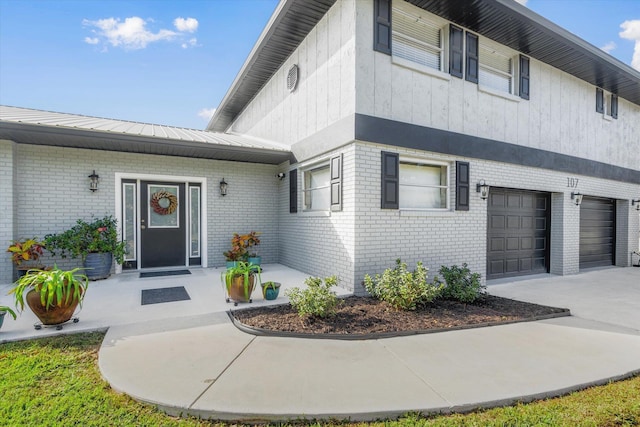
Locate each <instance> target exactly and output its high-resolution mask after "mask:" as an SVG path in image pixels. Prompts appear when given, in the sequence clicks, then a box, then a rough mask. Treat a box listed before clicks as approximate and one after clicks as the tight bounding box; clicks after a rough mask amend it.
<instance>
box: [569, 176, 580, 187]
mask: <svg viewBox="0 0 640 427" xmlns="http://www.w3.org/2000/svg"><path fill="white" fill-rule="evenodd" d="M578 181H579V180H578V178H570V177H567V188H578Z"/></svg>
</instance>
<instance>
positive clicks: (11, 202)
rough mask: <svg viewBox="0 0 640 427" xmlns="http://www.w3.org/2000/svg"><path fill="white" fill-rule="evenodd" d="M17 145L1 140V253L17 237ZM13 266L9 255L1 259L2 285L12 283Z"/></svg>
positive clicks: (0, 281) (3, 255) (0, 274)
mask: <svg viewBox="0 0 640 427" xmlns="http://www.w3.org/2000/svg"><path fill="white" fill-rule="evenodd" d="M14 151H15V144H14V143H13V142H11V141H3V140H0V244H1V245H2V246H0V251H2V252H4V251H5V250H6V248H7V247H8V246H9V244H10V243H11V241H12V240H13V239H14V236H15V215H16V204H15V198H14V194H13V188H14V182H15V179H16V170H15V167H14ZM12 277H13V264H12V263H11V259H10V257H9V254H6V253H3V254H2V257H0V283H5V282H11V281H12Z"/></svg>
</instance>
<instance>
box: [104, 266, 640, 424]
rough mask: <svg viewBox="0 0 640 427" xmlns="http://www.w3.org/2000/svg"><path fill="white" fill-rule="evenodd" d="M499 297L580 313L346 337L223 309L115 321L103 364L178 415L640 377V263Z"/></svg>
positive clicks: (377, 402) (547, 392)
mask: <svg viewBox="0 0 640 427" xmlns="http://www.w3.org/2000/svg"><path fill="white" fill-rule="evenodd" d="M489 291H490V293H492V294H496V295H504V296H515V295H520V296H523V297H524V299H526V300H529V301H533V302H542V303H545V304H551V305H555V306H567V307H568V308H570V309H571V310H572V312H574V314H576V316H574V317H565V318H559V319H553V320H546V321H539V322H529V323H518V324H511V325H504V326H495V327H490V328H480V329H469V330H461V331H451V332H445V333H439V334H427V335H418V336H410V337H402V338H388V339H380V340H368V341H338V340H320V339H315V340H314V339H299V338H297V339H296V338H276V337H256V336H253V335H248V334H246V333H243V332H240V331H239V330H237V329H236V328H235V327H234V326H233V325H232V324H231V323H230V321H229V319H228V317H227V315H226V314H225V313H223V312H210V313H203V314H198V315H195V316H191V317H180V318H174V319H171V320H160V319H158V320H156V321H150V322H138V323H135V324H131V325H115V326H112V327H111V328H109V331H108V333H107V335H106V337H105V340H104V343H103V346H102V348H101V350H100V357H99V365H100V370H101V372H102V374H103V376H104V377H105V378H106V379H107V380H108V381H109V383H110V384H111V385H112V387H113V388H114V389H116V390H119V391H122V392H124V393H127V394H128V395H130V396H132V397H134V398H135V399H138V400H141V401H144V402H149V403H153V404H156V405H158V406H159V407H160V408H161V409H163V410H165V411H167V412H168V413H170V414H173V415H180V414H183V415H184V414H192V415H196V416H201V417H203V418H213V419H220V420H235V421H245V422H251V421H262V420H272V421H286V420H292V419H298V418H306V419H329V418H338V419H351V420H373V419H378V418H388V417H391V418H393V417H397V416H400V415H402V414H404V413H406V412H409V411H420V412H449V411H464V410H469V409H473V408H476V407H481V406H482V407H485V406H495V405H502V404H508V403H512V402H515V401H521V400H525V401H526V400H530V399H533V398H541V397H547V396H554V395H558V394H563V393H566V392H568V391H570V390H575V389H579V388H583V387H585V386H587V385H591V384H600V383H605V382H607V381H608V380H609V379H617V378H624V377H627V376H629V375H632V374H634V373H638V372H640V298H638V293H639V292H640V269H637V268H626V269H625V268H612V269H607V270H600V271H594V272H589V273H583V274H580V275H577V276H568V277H555V276H549V275H545V276H544V277H536V278H533V279H529V280H524V281H518V282H512V283H508V284H499V285H491V286H490V287H489ZM159 305H166V304H159ZM172 308H173V307H172ZM621 308H622V310H621ZM621 313H624V314H623V315H621Z"/></svg>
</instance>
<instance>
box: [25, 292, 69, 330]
mask: <svg viewBox="0 0 640 427" xmlns="http://www.w3.org/2000/svg"><path fill="white" fill-rule="evenodd" d="M25 299H26V301H27V305H28V306H29V308H30V309H31V311H33V314H35V315H36V317H38V319H40V321H41V322H42V324H43V325H58V324H60V323H64V322H66V321H68V320H69V319H71V317H72V316H73V313H74V312H75V311H76V307H78V303H79V302H80V300H79V299H75V300H73V299H72V300H70V301H69V302H68V303H66V302H64V301H66V299H67V298H66V295H63V303H62V304H60V305H55V306H52V307H49V309H48V310H47V309H46V308H45V306H43V305H42V303H41V301H40V292H38V291H36V290H34V289H32V290H30V291H29V292H27V295H26V297H25Z"/></svg>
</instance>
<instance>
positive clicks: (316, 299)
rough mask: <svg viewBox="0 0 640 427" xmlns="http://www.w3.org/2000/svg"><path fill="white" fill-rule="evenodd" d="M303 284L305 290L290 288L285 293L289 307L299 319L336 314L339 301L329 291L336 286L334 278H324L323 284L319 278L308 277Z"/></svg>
mask: <svg viewBox="0 0 640 427" xmlns="http://www.w3.org/2000/svg"><path fill="white" fill-rule="evenodd" d="M304 284H305V285H307V289H304V290H302V289H300V288H292V289H289V290H288V291H287V292H285V295H286V296H288V297H289V302H290V303H291V306H292V307H293V308H294V309H295V310H296V311H297V312H298V314H299V315H300V316H301V317H305V316H316V317H330V316H333V315H335V314H336V309H337V307H338V304H339V303H340V301H339V300H338V297H337V296H336V293H335V292H332V291H331V287H332V286H335V285H337V284H338V279H337V277H336V276H331V277H327V278H325V279H324V284H323V283H322V279H320V278H319V277H309V278H308V279H307V280H305V281H304Z"/></svg>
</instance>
